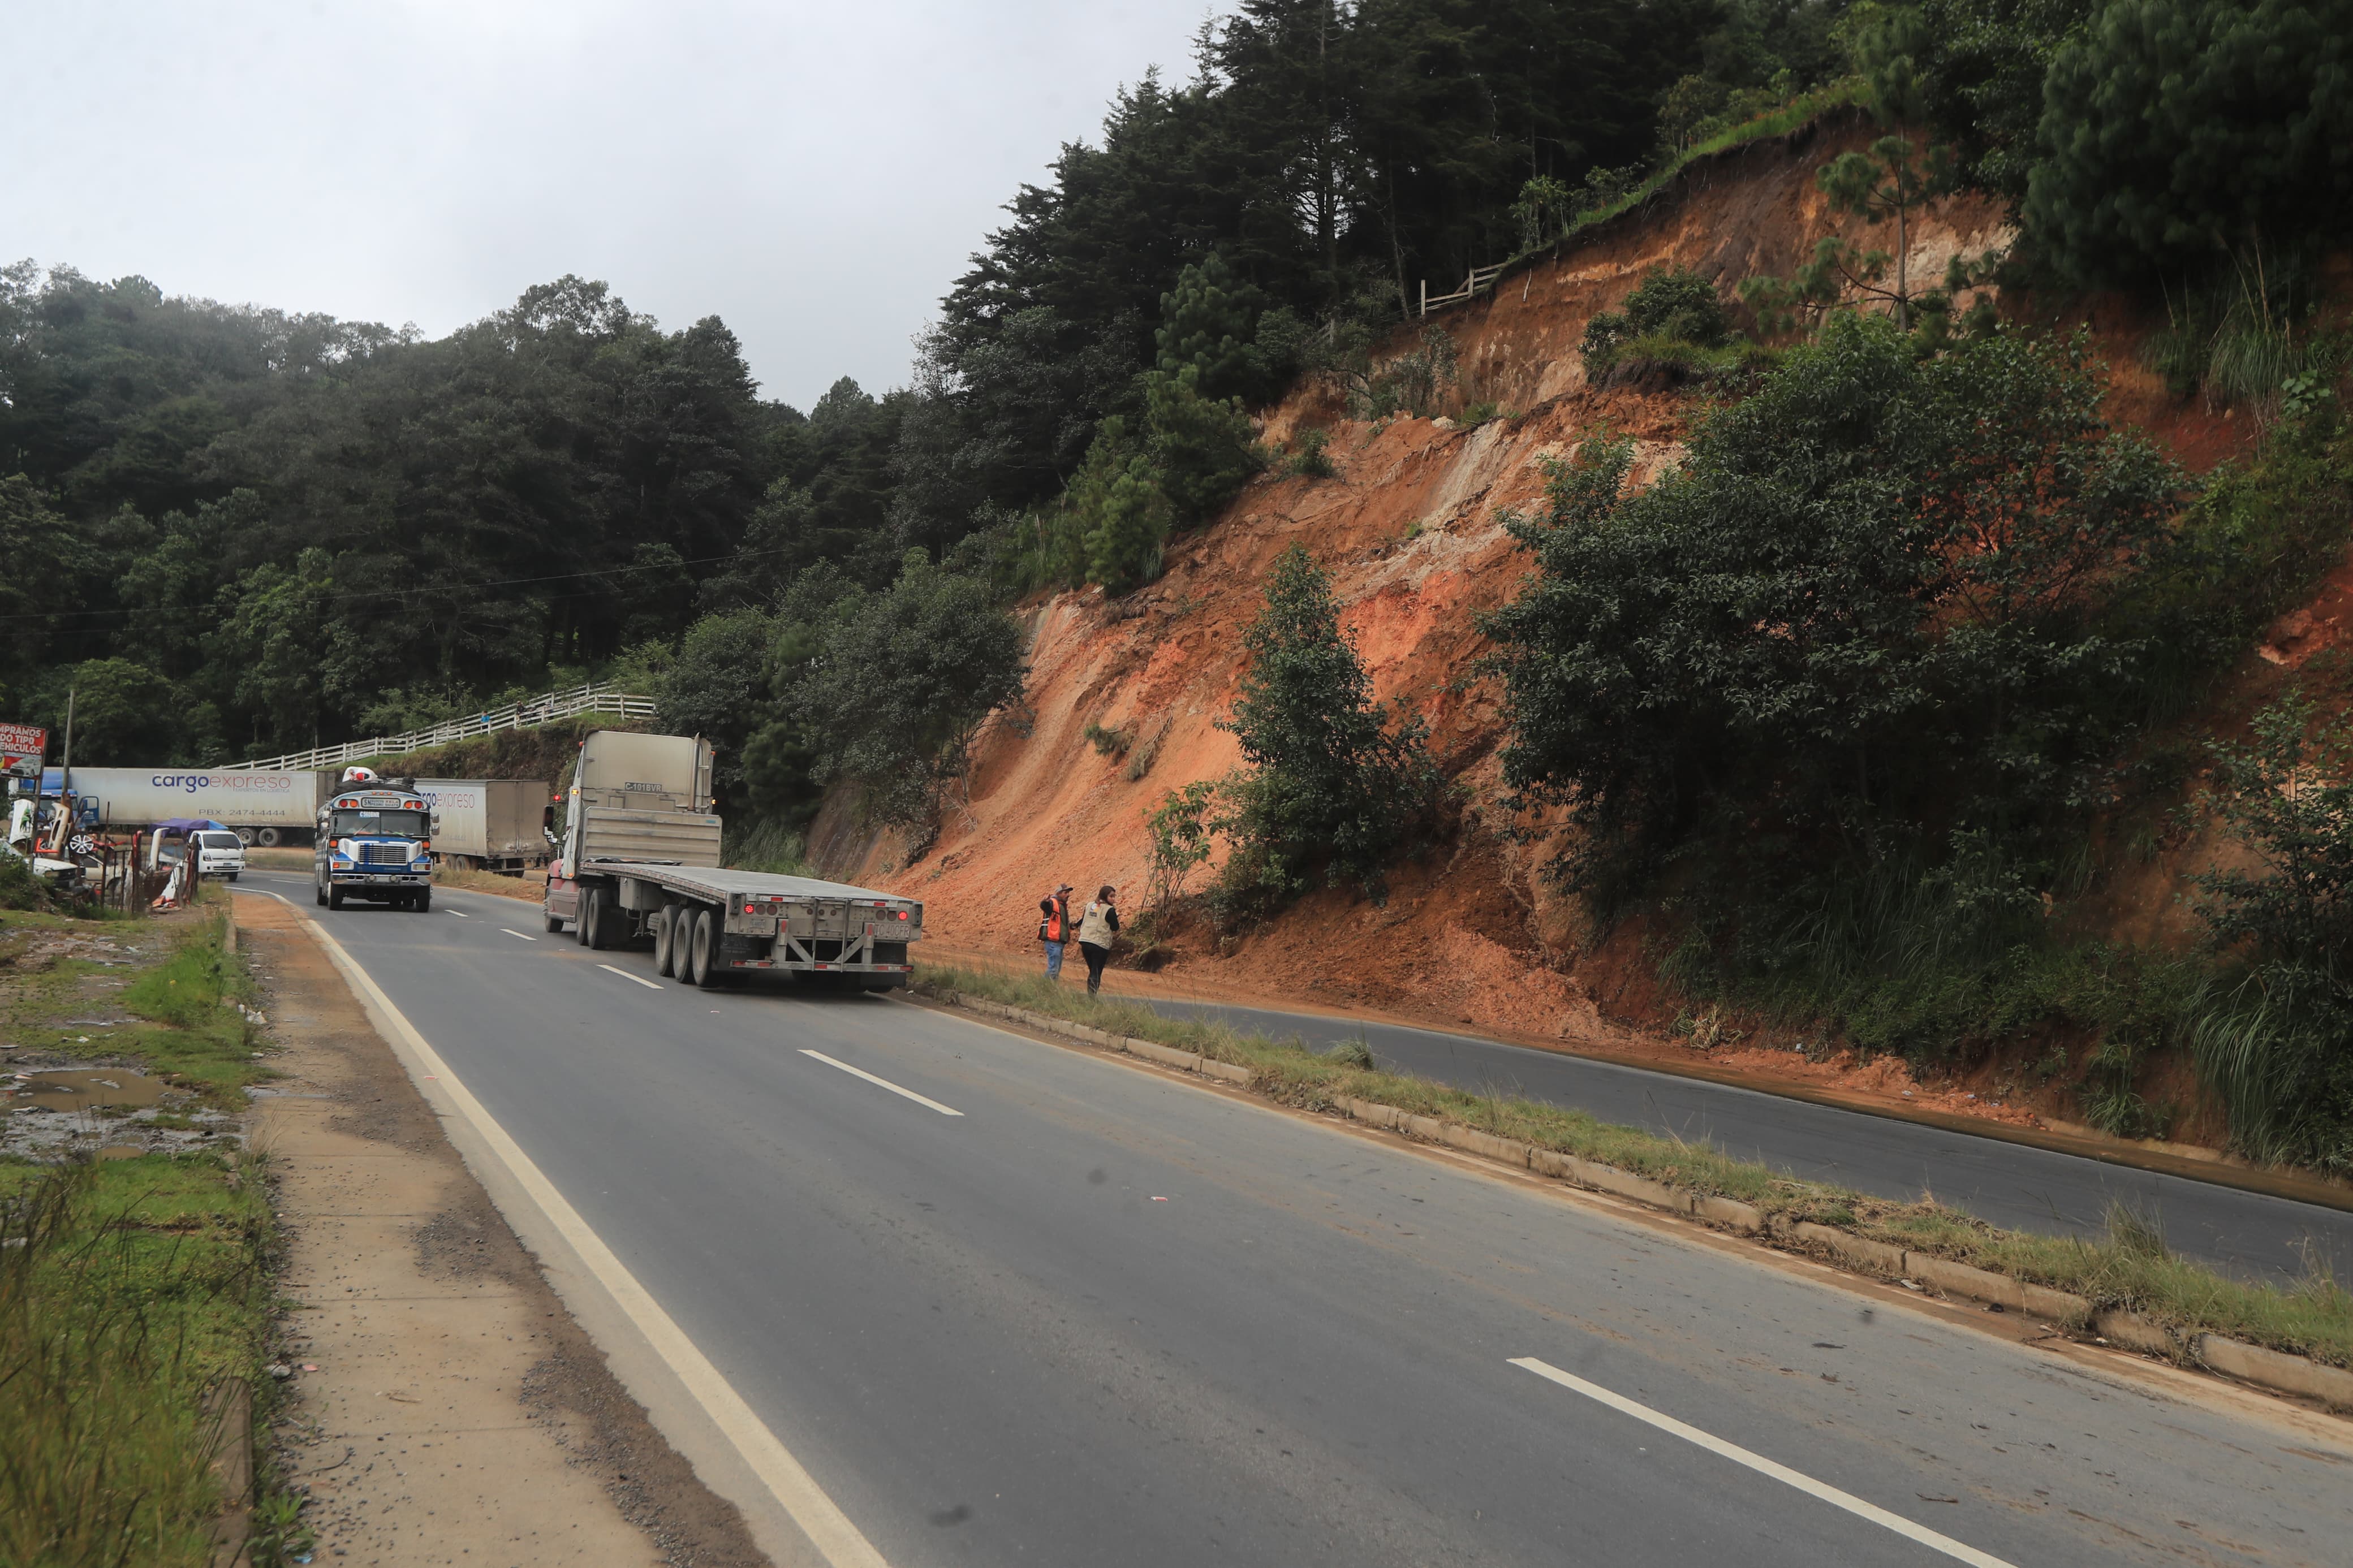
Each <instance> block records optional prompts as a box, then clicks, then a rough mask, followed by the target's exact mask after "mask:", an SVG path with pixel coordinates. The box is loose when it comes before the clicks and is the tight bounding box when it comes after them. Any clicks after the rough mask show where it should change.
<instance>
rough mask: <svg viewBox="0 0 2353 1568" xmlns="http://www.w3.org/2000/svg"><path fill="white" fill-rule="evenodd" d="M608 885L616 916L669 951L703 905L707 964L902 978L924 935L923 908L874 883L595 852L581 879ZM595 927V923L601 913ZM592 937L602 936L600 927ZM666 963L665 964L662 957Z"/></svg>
mask: <svg viewBox="0 0 2353 1568" xmlns="http://www.w3.org/2000/svg"><path fill="white" fill-rule="evenodd" d="M592 879H593V881H594V882H595V883H596V884H597V885H598V886H599V887H600V888H601V887H604V886H609V887H610V888H611V889H612V902H613V906H614V909H615V910H617V911H622V914H621V918H622V919H624V920H632V917H635V918H634V920H632V926H631V929H641V930H643V931H647V932H649V933H651V934H652V935H653V936H654V939H655V947H656V951H657V952H658V953H661V954H664V955H667V953H668V952H669V949H670V942H671V940H672V939H673V938H676V939H677V940H680V941H683V940H685V934H684V933H685V932H686V931H688V930H689V929H691V927H690V925H689V922H691V921H692V920H693V919H694V918H696V917H697V916H698V915H699V914H700V913H701V912H702V911H706V910H707V911H709V912H710V914H711V915H712V917H713V919H714V921H715V926H714V929H713V931H712V938H713V939H714V951H713V952H712V953H711V954H710V966H711V968H712V969H713V970H716V971H722V972H728V973H737V972H747V971H760V970H785V971H797V972H801V973H826V974H846V975H859V976H868V977H871V979H872V980H873V981H874V982H877V983H884V984H905V983H906V982H905V976H907V975H908V974H909V973H912V972H913V964H912V963H910V962H909V960H908V952H907V944H908V943H909V942H914V941H917V940H919V939H920V938H921V937H922V936H923V903H922V901H921V900H915V899H904V898H901V897H899V896H897V895H896V894H892V893H886V892H882V891H881V890H880V889H873V888H860V887H853V886H851V885H850V884H849V883H847V882H828V881H826V880H823V879H820V878H816V877H791V876H784V875H781V874H778V873H776V872H771V871H740V870H733V869H729V868H723V867H716V866H681V865H675V864H670V863H667V862H663V861H658V860H621V859H594V860H589V861H587V862H586V863H584V864H583V865H582V866H581V868H580V871H579V880H580V881H582V882H583V883H587V882H590V881H591V880H592ZM599 923H600V926H601V921H600V922H599ZM591 940H592V943H601V942H602V941H604V940H607V938H606V937H605V935H604V933H603V931H601V930H600V931H597V932H596V933H592V938H591ZM664 967H667V965H665V966H664Z"/></svg>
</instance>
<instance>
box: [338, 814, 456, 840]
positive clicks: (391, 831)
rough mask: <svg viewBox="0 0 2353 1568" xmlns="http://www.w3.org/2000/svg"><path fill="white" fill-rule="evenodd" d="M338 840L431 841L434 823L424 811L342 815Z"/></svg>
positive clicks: (340, 815)
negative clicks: (425, 839)
mask: <svg viewBox="0 0 2353 1568" xmlns="http://www.w3.org/2000/svg"><path fill="white" fill-rule="evenodd" d="M334 818H335V822H334V836H335V837H337V838H429V837H432V833H433V828H432V823H431V821H430V819H429V818H427V816H426V815H425V813H423V812H421V811H339V812H336V813H335V814H334Z"/></svg>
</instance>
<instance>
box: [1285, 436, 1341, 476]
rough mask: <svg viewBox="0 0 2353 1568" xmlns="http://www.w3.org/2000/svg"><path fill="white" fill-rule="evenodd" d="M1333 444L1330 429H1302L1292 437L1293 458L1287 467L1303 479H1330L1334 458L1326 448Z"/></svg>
mask: <svg viewBox="0 0 2353 1568" xmlns="http://www.w3.org/2000/svg"><path fill="white" fill-rule="evenodd" d="M1331 444H1332V433H1331V432H1330V431H1329V430H1318V429H1308V430H1302V431H1301V432H1300V433H1299V434H1298V435H1297V436H1296V437H1293V439H1292V453H1291V460H1290V462H1289V463H1287V464H1286V465H1285V467H1287V468H1289V469H1290V470H1291V472H1292V473H1293V474H1294V475H1296V476H1298V477H1299V478H1301V479H1330V478H1331V477H1332V459H1331V458H1328V457H1326V456H1325V455H1324V448H1325V447H1328V446H1330V445H1331Z"/></svg>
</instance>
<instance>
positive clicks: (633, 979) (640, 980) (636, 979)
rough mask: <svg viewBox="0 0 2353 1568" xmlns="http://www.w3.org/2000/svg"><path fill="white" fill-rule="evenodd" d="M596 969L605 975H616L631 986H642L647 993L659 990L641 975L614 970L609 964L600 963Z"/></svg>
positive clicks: (624, 970) (658, 987)
mask: <svg viewBox="0 0 2353 1568" xmlns="http://www.w3.org/2000/svg"><path fill="white" fill-rule="evenodd" d="M596 967H597V968H599V969H601V970H603V971H604V972H605V973H607V974H617V975H619V976H620V977H621V978H622V979H624V980H627V981H628V982H630V983H631V984H637V985H642V986H644V987H645V988H646V989H647V990H649V991H659V990H660V989H661V987H660V986H659V985H657V984H654V983H653V982H652V981H650V980H648V979H647V978H646V977H645V976H644V975H642V974H632V973H629V972H628V970H626V969H616V968H614V967H613V966H612V965H611V964H609V963H600V964H598V965H597V966H596Z"/></svg>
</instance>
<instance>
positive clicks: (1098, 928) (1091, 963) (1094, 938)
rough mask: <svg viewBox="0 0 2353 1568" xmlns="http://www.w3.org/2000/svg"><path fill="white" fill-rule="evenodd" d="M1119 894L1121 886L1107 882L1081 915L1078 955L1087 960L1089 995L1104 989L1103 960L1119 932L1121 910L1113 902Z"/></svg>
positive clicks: (1108, 955) (1107, 955) (1097, 891)
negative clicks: (1114, 885) (1115, 886)
mask: <svg viewBox="0 0 2353 1568" xmlns="http://www.w3.org/2000/svg"><path fill="white" fill-rule="evenodd" d="M1118 897H1119V889H1117V888H1114V887H1113V886H1111V885H1110V884H1109V883H1105V884H1104V885H1103V887H1102V888H1100V889H1097V890H1096V892H1095V896H1094V901H1093V902H1092V903H1090V904H1089V905H1087V909H1086V913H1084V914H1083V915H1081V916H1080V917H1079V955H1080V956H1081V957H1082V958H1084V959H1085V960H1086V961H1087V994H1088V995H1090V996H1092V995H1093V994H1095V993H1096V992H1098V991H1101V990H1102V989H1103V963H1104V961H1105V960H1106V959H1108V958H1110V957H1111V944H1112V939H1113V937H1116V936H1117V935H1119V910H1117V909H1115V908H1113V903H1112V900H1114V899H1116V898H1118Z"/></svg>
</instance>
